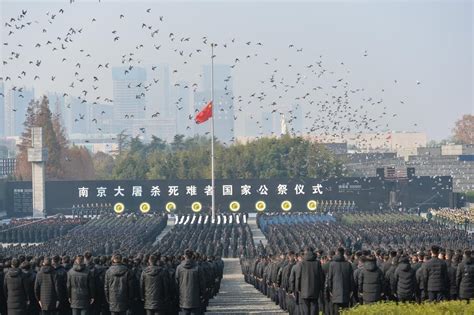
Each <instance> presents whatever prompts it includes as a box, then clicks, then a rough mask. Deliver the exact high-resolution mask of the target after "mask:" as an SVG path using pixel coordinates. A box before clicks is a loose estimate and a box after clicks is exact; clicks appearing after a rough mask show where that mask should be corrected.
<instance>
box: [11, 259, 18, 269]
mask: <svg viewBox="0 0 474 315" xmlns="http://www.w3.org/2000/svg"><path fill="white" fill-rule="evenodd" d="M10 265H11V266H12V268H18V266H20V260H18V259H17V258H13V259H12V261H11V262H10Z"/></svg>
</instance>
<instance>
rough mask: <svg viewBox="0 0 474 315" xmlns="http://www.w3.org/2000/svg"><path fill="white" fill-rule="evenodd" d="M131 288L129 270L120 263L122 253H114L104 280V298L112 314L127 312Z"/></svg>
mask: <svg viewBox="0 0 474 315" xmlns="http://www.w3.org/2000/svg"><path fill="white" fill-rule="evenodd" d="M132 289H133V283H132V275H131V273H130V270H128V268H127V267H126V266H125V265H123V264H122V255H120V254H115V255H114V256H113V257H112V266H111V267H110V268H109V270H107V272H106V273H105V280H104V291H105V299H106V301H107V303H108V304H109V310H110V313H111V314H112V315H124V314H125V313H126V312H127V310H128V309H129V308H130V303H131V301H132V298H133V292H132ZM137 293H138V292H137Z"/></svg>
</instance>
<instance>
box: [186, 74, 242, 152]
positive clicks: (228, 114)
mask: <svg viewBox="0 0 474 315" xmlns="http://www.w3.org/2000/svg"><path fill="white" fill-rule="evenodd" d="M203 73H204V75H203V80H204V81H203V86H204V90H203V91H202V92H199V93H196V97H195V99H194V104H195V105H194V106H195V110H201V109H202V107H203V106H204V105H205V104H206V103H207V102H208V101H209V100H210V98H211V66H210V65H206V66H204V67H203ZM232 98H233V87H232V78H231V68H230V66H228V65H214V119H215V121H214V135H215V137H216V138H217V139H218V140H219V141H221V142H223V143H225V144H230V143H231V141H232V140H233V139H234V101H233V99H232ZM208 131H210V128H209V125H208V124H205V123H204V124H202V125H198V126H196V129H195V132H196V133H198V134H206V133H207V132H208Z"/></svg>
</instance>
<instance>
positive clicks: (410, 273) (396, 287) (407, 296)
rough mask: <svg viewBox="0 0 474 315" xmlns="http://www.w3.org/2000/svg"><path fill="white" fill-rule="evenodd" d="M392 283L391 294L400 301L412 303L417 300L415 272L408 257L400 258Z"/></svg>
mask: <svg viewBox="0 0 474 315" xmlns="http://www.w3.org/2000/svg"><path fill="white" fill-rule="evenodd" d="M390 282H391V287H392V290H391V292H392V293H393V294H394V295H395V297H396V298H397V300H398V301H400V302H410V301H414V300H415V288H416V277H415V270H413V268H412V267H411V265H410V261H409V259H408V256H402V257H400V260H399V262H398V266H397V269H395V272H394V273H393V276H392V278H391V281H390Z"/></svg>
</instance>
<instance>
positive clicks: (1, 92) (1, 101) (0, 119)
mask: <svg viewBox="0 0 474 315" xmlns="http://www.w3.org/2000/svg"><path fill="white" fill-rule="evenodd" d="M3 136H5V85H4V84H3V80H0V137H3Z"/></svg>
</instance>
